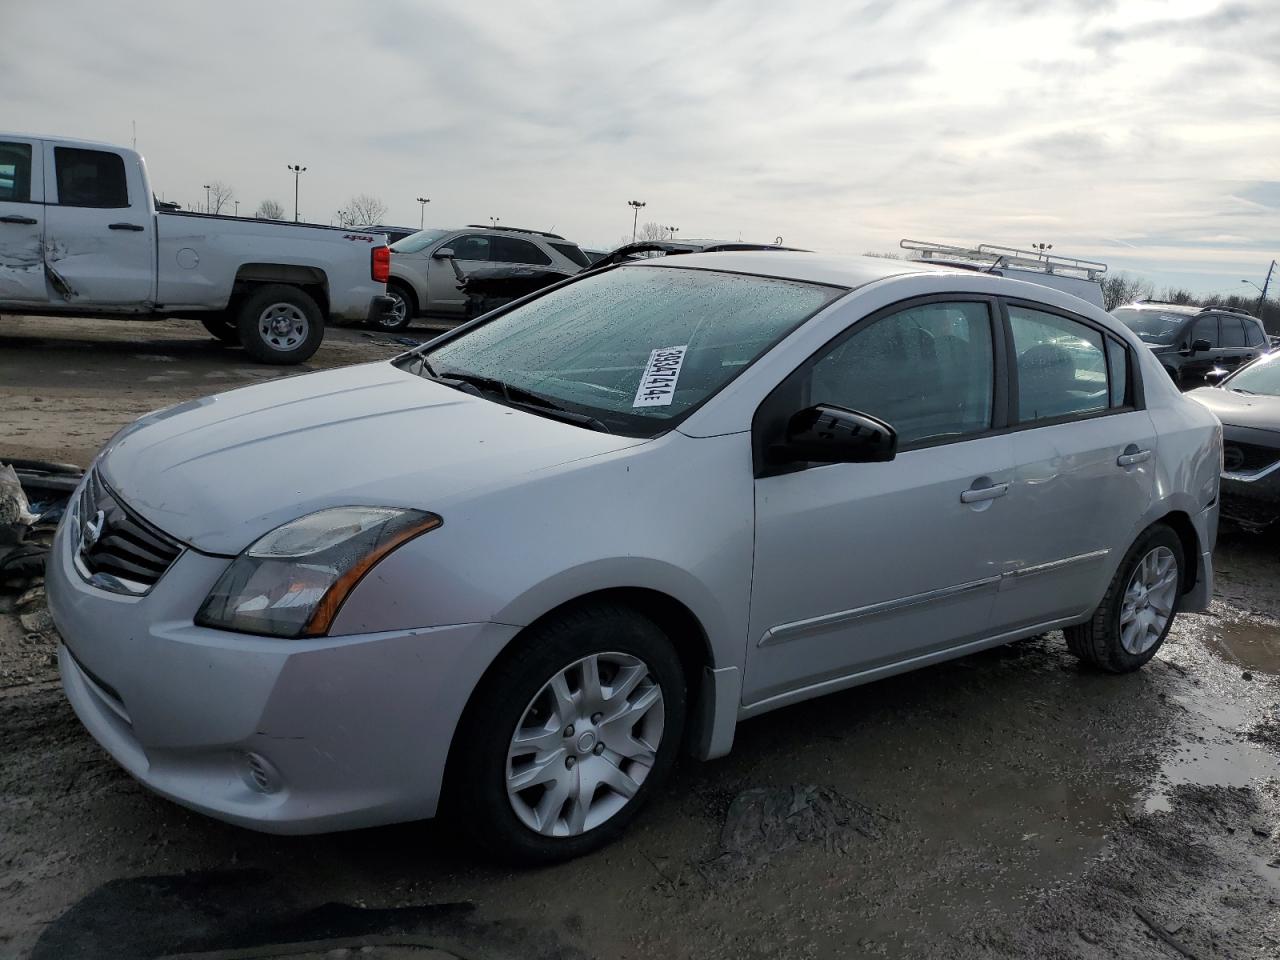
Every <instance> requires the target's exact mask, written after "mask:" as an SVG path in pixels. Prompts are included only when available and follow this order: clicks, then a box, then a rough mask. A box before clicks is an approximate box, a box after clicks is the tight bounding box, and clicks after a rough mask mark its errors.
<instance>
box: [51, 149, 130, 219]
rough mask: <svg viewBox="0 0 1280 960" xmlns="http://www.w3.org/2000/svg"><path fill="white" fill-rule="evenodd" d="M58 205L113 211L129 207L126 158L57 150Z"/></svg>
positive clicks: (55, 164)
mask: <svg viewBox="0 0 1280 960" xmlns="http://www.w3.org/2000/svg"><path fill="white" fill-rule="evenodd" d="M53 155H54V166H55V168H56V170H57V177H58V203H59V204H61V205H62V206H64V207H99V208H102V209H111V208H115V207H127V206H128V205H129V190H128V188H127V187H126V186H125V176H124V158H123V157H121V156H120V154H118V153H107V152H106V151H105V150H77V149H75V148H72V147H54V150H53Z"/></svg>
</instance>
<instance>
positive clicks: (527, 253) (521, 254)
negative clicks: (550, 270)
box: [491, 237, 551, 267]
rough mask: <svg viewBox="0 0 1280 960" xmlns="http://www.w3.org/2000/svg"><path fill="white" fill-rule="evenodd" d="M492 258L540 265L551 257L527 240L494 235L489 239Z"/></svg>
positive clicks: (544, 263) (546, 263)
mask: <svg viewBox="0 0 1280 960" xmlns="http://www.w3.org/2000/svg"><path fill="white" fill-rule="evenodd" d="M491 245H492V249H493V259H494V260H497V261H498V262H499V263H533V264H537V265H538V266H540V267H543V266H547V265H548V264H550V263H551V258H550V257H548V256H547V255H546V254H545V253H543V252H542V251H541V250H539V249H538V248H537V247H536V246H534V245H533V244H532V243H530V242H529V241H528V240H518V239H516V238H515V237H494V238H493V240H492V241H491Z"/></svg>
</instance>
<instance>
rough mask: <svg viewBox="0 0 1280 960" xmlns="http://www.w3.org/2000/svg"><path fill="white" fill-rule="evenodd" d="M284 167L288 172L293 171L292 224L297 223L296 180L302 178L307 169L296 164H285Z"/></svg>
mask: <svg viewBox="0 0 1280 960" xmlns="http://www.w3.org/2000/svg"><path fill="white" fill-rule="evenodd" d="M285 166H287V167H288V168H289V169H290V170H292V171H293V222H294V223H297V222H298V178H299V177H300V176H302V174H303V173H305V172H306V169H307V168H306V167H304V166H302V165H301V164H297V163H287V164H285Z"/></svg>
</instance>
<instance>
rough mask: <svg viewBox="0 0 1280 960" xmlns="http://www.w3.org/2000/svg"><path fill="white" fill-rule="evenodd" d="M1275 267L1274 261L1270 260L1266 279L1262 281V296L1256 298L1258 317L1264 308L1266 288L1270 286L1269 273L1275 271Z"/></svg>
mask: <svg viewBox="0 0 1280 960" xmlns="http://www.w3.org/2000/svg"><path fill="white" fill-rule="evenodd" d="M1275 269H1276V262H1275V261H1274V260H1272V261H1271V266H1269V267H1267V279H1265V280H1263V281H1262V296H1260V297H1259V298H1258V316H1259V317H1261V316H1262V311H1263V310H1264V309H1266V303H1267V288H1268V287H1269V286H1271V274H1272V273H1273V272H1274V271H1275Z"/></svg>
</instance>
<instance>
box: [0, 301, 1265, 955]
mask: <svg viewBox="0 0 1280 960" xmlns="http://www.w3.org/2000/svg"><path fill="white" fill-rule="evenodd" d="M415 333H420V335H425V332H419V331H415ZM399 349H400V346H399V345H398V344H395V343H393V342H390V341H389V340H388V339H387V338H383V337H379V338H369V337H366V336H364V335H363V334H362V333H361V332H360V331H356V330H344V331H338V332H337V333H336V334H335V335H334V336H332V337H331V338H330V340H329V342H328V343H327V344H326V346H325V347H324V348H323V349H322V351H321V353H319V354H317V356H316V358H315V361H314V363H313V364H312V365H311V366H312V367H314V368H321V367H326V366H334V365H338V364H344V363H353V362H360V361H363V360H375V359H378V358H380V357H385V356H389V355H391V354H393V353H394V352H396V351H397V350H399ZM293 372H297V371H296V370H285V371H280V370H271V369H267V368H262V367H257V366H254V365H252V364H249V363H247V362H246V361H245V360H244V358H243V357H241V356H240V355H239V354H238V352H237V351H233V350H228V349H226V348H223V347H219V346H216V345H214V344H212V342H211V341H209V340H208V339H207V338H205V337H204V336H203V331H201V330H200V329H199V328H195V329H194V330H193V329H191V328H190V327H189V326H186V325H180V324H162V325H143V324H109V323H90V322H86V321H44V320H19V321H15V320H12V319H3V320H0V459H3V458H4V457H6V456H18V457H40V458H45V459H56V460H63V461H71V462H76V463H80V464H84V463H86V462H87V461H88V459H89V457H90V456H91V455H92V453H93V451H94V450H95V449H96V447H97V446H98V445H99V444H100V443H101V442H102V441H104V440H105V439H106V438H107V437H108V436H109V435H110V434H111V433H112V432H113V431H114V430H115V429H116V428H117V427H119V426H120V425H122V424H123V423H125V422H127V421H128V420H129V419H131V418H133V417H134V416H137V415H139V414H141V413H143V412H145V411H146V410H149V409H152V408H154V407H158V406H162V405H165V404H168V403H173V402H176V401H178V400H182V399H186V398H189V397H192V396H196V395H199V394H203V393H206V392H210V391H213V390H217V389H222V388H226V387H229V386H233V385H239V384H242V383H246V382H252V381H254V380H257V379H259V378H262V377H265V376H274V375H280V374H281V373H293ZM1216 563H1217V565H1218V583H1217V587H1218V596H1217V599H1216V600H1215V603H1214V607H1213V610H1212V612H1211V613H1210V614H1209V615H1207V616H1186V617H1182V618H1180V619H1179V621H1178V623H1177V625H1176V627H1175V630H1174V633H1173V634H1172V636H1171V638H1170V641H1169V642H1168V643H1167V644H1166V646H1165V647H1164V649H1163V650H1161V652H1160V653H1159V655H1158V656H1157V658H1156V659H1155V660H1154V661H1153V662H1152V663H1151V664H1150V665H1149V666H1148V667H1147V668H1146V669H1145V670H1143V671H1141V672H1139V673H1137V674H1135V675H1131V676H1126V677H1111V676H1103V675H1100V674H1097V673H1093V672H1090V671H1087V670H1084V669H1081V668H1080V667H1079V666H1078V665H1077V664H1076V662H1075V661H1074V660H1073V659H1072V658H1071V657H1070V656H1069V655H1068V654H1067V652H1066V650H1065V647H1064V645H1063V643H1062V640H1061V637H1060V636H1059V635H1056V634H1050V635H1048V636H1046V637H1043V638H1039V639H1036V640H1033V641H1028V642H1024V643H1020V644H1016V645H1011V646H1008V647H1003V648H1000V649H997V650H992V651H987V652H985V653H982V654H979V655H976V656H973V657H968V658H965V659H963V660H959V661H956V662H953V663H950V664H945V665H941V666H938V667H933V668H930V669H928V670H924V671H921V672H918V673H914V674H910V675H907V676H903V677H899V678H895V679H892V680H888V681H883V682H881V683H877V684H874V685H870V686H867V687H863V688H860V689H856V690H852V691H848V692H845V693H842V694H837V695H835V696H831V697H827V698H824V699H822V700H817V701H813V702H811V703H807V704H801V705H799V706H795V707H791V708H789V709H786V710H783V711H780V712H777V713H774V714H771V715H769V716H765V717H761V718H758V719H756V720H751V721H748V722H746V723H744V724H743V725H742V726H740V727H739V730H738V736H737V740H736V743H735V746H734V751H733V753H732V755H731V756H729V757H727V758H725V759H723V760H719V761H715V762H713V763H709V764H697V763H694V762H686V763H684V764H683V765H682V766H681V767H680V768H679V769H678V771H677V774H676V776H675V777H674V778H673V782H672V783H671V784H670V786H669V787H668V788H667V789H666V790H665V791H664V792H663V793H662V795H661V796H659V797H658V798H657V799H656V802H655V803H654V804H653V806H652V807H651V808H650V809H649V810H648V811H647V812H646V813H645V814H644V816H642V817H641V819H640V821H639V822H638V823H637V824H636V826H635V828H634V829H633V830H632V831H631V832H630V833H629V835H628V836H627V837H626V838H624V839H623V840H622V841H621V842H620V843H618V844H617V845H615V846H613V847H611V848H610V849H608V850H605V851H603V852H601V853H599V854H596V855H595V856H592V857H589V858H586V859H584V860H581V861H578V862H575V863H571V864H567V865H563V866H559V867H555V868H551V869H544V870H536V871H513V870H509V869H505V868H496V867H493V866H490V865H488V864H485V863H482V862H478V861H477V860H476V859H475V858H474V857H473V855H472V854H471V852H470V851H469V850H467V849H464V848H460V847H459V846H458V845H456V844H455V842H454V841H453V839H452V836H451V834H450V831H449V829H448V827H447V825H443V824H431V823H428V824H413V825H406V826H399V827H390V828H381V829H376V830H367V831H361V832H354V833H348V834H340V835H332V836H325V837H297V838H279V837H268V836H262V835H258V834H254V833H250V832H247V831H244V830H241V829H238V828H235V827H230V826H226V825H223V824H220V823H216V822H214V821H211V820H208V819H206V818H204V817H201V816H199V815H197V814H192V813H188V812H186V811H184V810H182V809H181V808H178V807H176V806H174V805H172V804H170V803H167V802H166V801H163V800H160V799H158V798H156V797H153V796H151V795H150V794H149V793H147V792H146V791H145V790H143V789H142V788H141V787H139V786H138V785H137V784H136V783H134V782H133V781H132V780H131V779H130V778H129V777H128V776H127V775H125V774H124V773H122V772H121V771H120V770H119V769H118V768H117V767H116V766H115V765H114V764H113V763H112V762H111V761H110V760H108V759H107V757H106V756H105V754H104V753H103V752H102V751H101V750H100V749H99V748H98V747H97V746H96V745H95V744H94V743H93V742H92V741H91V740H90V739H89V737H88V736H87V735H86V734H85V733H84V732H83V730H82V729H81V728H80V726H79V724H78V722H77V721H76V719H75V717H74V716H73V714H72V712H71V710H70V708H69V707H68V706H67V704H66V703H65V702H64V700H63V698H62V696H61V694H60V692H59V688H58V685H57V679H56V669H55V667H54V665H53V654H54V651H55V649H56V637H55V635H54V633H53V632H52V629H51V627H50V625H49V623H48V621H47V618H46V616H45V614H44V610H43V601H42V599H41V595H40V592H39V590H38V589H37V590H36V591H34V592H32V593H30V594H28V595H25V596H19V595H18V594H17V593H15V592H14V591H8V592H0V956H2V957H7V956H15V957H26V956H32V957H36V958H55V957H56V958H105V957H113V958H114V957H139V958H154V957H162V956H177V955H182V956H200V957H206V958H208V957H214V956H217V957H224V958H225V957H231V956H238V957H248V956H253V957H269V956H270V957H274V956H282V955H284V953H285V948H282V947H267V946H264V945H265V944H280V943H293V944H303V946H297V947H296V948H288V949H289V950H290V951H291V953H290V955H294V956H305V957H319V956H353V957H354V956H369V957H374V958H378V957H388V958H389V957H413V958H426V957H434V958H441V957H448V956H458V957H469V958H503V960H506V958H512V960H515V958H536V957H547V958H550V957H590V956H596V957H629V958H642V957H643V958H658V957H663V958H665V957H685V956H695V957H724V958H740V957H755V956H760V957H862V956H866V957H954V958H976V957H990V958H1015V957H1041V958H1059V957H1061V958H1068V957H1070V958H1077V957H1078V958H1086V957H1090V958H1091V957H1097V958H1102V957H1126V958H1148V957H1149V958H1165V957H1169V958H1175V960H1176V958H1178V957H1198V958H1209V957H1233V958H1245V957H1259V958H1262V957H1267V958H1274V957H1277V956H1280V577H1277V572H1280V556H1278V547H1277V541H1276V540H1271V539H1258V538H1254V537H1245V536H1240V535H1227V536H1224V538H1223V540H1222V542H1221V544H1220V547H1219V550H1218V553H1217V556H1216Z"/></svg>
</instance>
